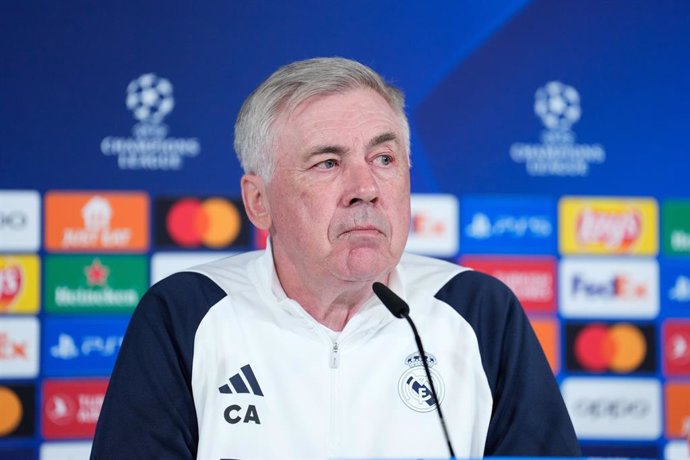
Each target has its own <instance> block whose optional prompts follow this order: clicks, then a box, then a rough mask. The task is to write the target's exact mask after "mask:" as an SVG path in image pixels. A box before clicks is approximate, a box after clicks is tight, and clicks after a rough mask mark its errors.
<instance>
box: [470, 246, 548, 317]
mask: <svg viewBox="0 0 690 460" xmlns="http://www.w3.org/2000/svg"><path fill="white" fill-rule="evenodd" d="M460 263H461V264H462V265H465V266H467V267H471V268H473V269H475V270H477V271H480V272H484V273H487V274H489V275H492V276H495V277H496V278H498V279H499V280H501V281H503V282H504V283H505V284H506V285H507V286H508V287H509V288H510V289H512V290H513V292H514V293H515V295H516V296H517V298H518V299H520V303H522V306H523V307H524V309H525V310H527V311H529V312H535V313H536V312H539V313H543V312H553V311H554V310H555V308H556V302H555V298H556V260H555V259H554V258H552V257H480V256H468V257H463V258H462V259H461V260H460Z"/></svg>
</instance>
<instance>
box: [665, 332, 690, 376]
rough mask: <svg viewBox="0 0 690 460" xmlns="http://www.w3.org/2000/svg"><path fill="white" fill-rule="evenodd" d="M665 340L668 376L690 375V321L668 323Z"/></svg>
mask: <svg viewBox="0 0 690 460" xmlns="http://www.w3.org/2000/svg"><path fill="white" fill-rule="evenodd" d="M663 338H664V339H663V343H664V369H665V371H666V375H674V376H687V375H688V374H690V321H667V322H666V323H664V326H663Z"/></svg>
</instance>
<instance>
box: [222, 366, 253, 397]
mask: <svg viewBox="0 0 690 460" xmlns="http://www.w3.org/2000/svg"><path fill="white" fill-rule="evenodd" d="M228 380H229V381H230V383H226V384H225V385H223V386H222V387H220V388H218V391H220V392H221V393H223V394H233V393H252V394H255V395H256V396H263V395H264V393H263V391H261V387H260V386H259V382H258V381H257V380H256V376H255V375H254V371H252V367H251V366H250V365H249V364H247V365H246V366H242V367H241V368H240V372H238V373H237V374H235V375H233V376H232V377H230V378H229V379H228ZM247 384H249V387H247ZM250 388H251V390H250Z"/></svg>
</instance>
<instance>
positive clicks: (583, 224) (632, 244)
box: [558, 197, 659, 255]
mask: <svg viewBox="0 0 690 460" xmlns="http://www.w3.org/2000/svg"><path fill="white" fill-rule="evenodd" d="M658 215H659V211H658V207H657V203H656V201H655V200H654V199H651V198H640V199H627V198H618V199H614V198H577V197H564V198H562V199H561V200H560V202H559V206H558V220H559V227H560V229H559V249H560V251H561V253H562V254H634V255H656V254H657V252H658V251H659V244H658V240H659V229H658V227H659V224H658Z"/></svg>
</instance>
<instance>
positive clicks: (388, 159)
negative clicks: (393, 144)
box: [376, 155, 393, 166]
mask: <svg viewBox="0 0 690 460" xmlns="http://www.w3.org/2000/svg"><path fill="white" fill-rule="evenodd" d="M376 161H378V162H379V163H380V164H382V165H384V166H388V165H389V164H391V163H393V157H392V156H390V155H379V156H378V157H376Z"/></svg>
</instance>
